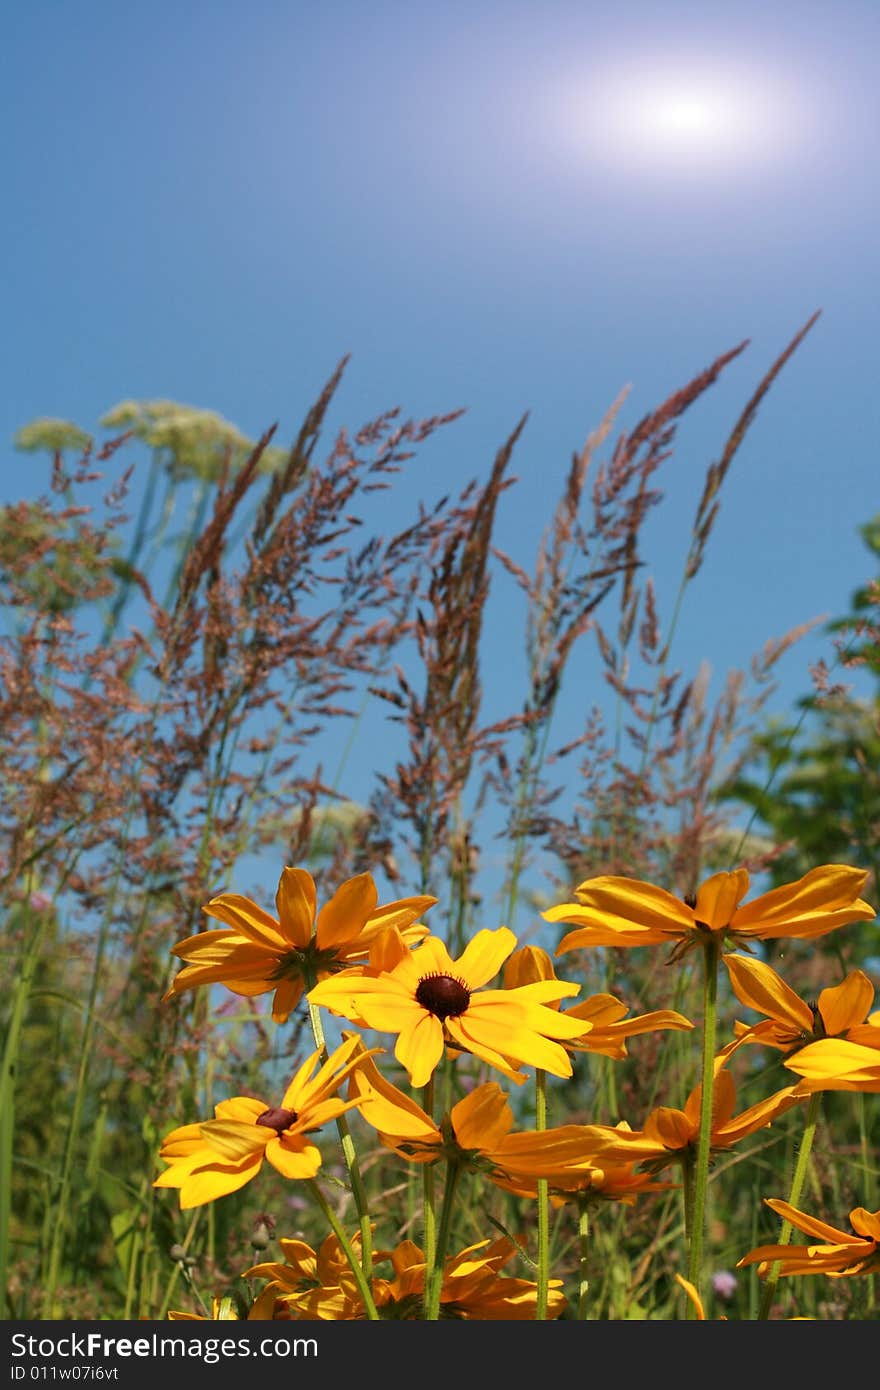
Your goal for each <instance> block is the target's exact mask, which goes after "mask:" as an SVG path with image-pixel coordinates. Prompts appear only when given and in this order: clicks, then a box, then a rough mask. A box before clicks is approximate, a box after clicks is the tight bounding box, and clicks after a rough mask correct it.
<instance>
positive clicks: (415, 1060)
mask: <svg viewBox="0 0 880 1390" xmlns="http://www.w3.org/2000/svg"><path fill="white" fill-rule="evenodd" d="M394 1055H395V1057H396V1058H397V1060H398V1062H400V1064H401V1066H403V1067H406V1069H407V1071H408V1072H409V1077H410V1081H411V1082H412V1084H413V1086H417V1087H421V1086H427V1084H428V1082H429V1081H430V1079H431V1077H432V1076H433V1074H434V1069H435V1068H436V1066H437V1064H438V1062H439V1061H440V1058H441V1057H442V1056H443V1028H442V1026H441V1024H440V1020H439V1019H437V1018H435V1017H434V1015H433V1014H427V1013H424V1012H423V1011H422V1010H419V1012H418V1014H417V1016H416V1017H415V1018H414V1019H413V1020H412V1021H411V1022H408V1023H407V1024H406V1026H405V1027H404V1028H402V1029H401V1031H400V1036H399V1037H398V1039H397V1045H396V1047H395V1049H394Z"/></svg>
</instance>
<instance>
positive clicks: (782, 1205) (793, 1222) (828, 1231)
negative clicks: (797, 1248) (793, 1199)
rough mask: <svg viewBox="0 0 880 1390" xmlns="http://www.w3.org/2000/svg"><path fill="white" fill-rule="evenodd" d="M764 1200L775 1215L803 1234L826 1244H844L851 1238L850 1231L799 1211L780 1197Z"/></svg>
mask: <svg viewBox="0 0 880 1390" xmlns="http://www.w3.org/2000/svg"><path fill="white" fill-rule="evenodd" d="M764 1200H765V1202H766V1204H767V1206H768V1207H770V1208H771V1210H772V1211H775V1212H776V1215H777V1216H780V1217H781V1218H782V1220H783V1221H787V1222H788V1223H789V1225H790V1226H794V1227H795V1229H796V1230H798V1231H803V1233H804V1235H805V1236H815V1237H816V1239H817V1240H820V1241H822V1242H823V1243H824V1244H826V1245H846V1244H847V1242H848V1241H851V1240H852V1232H851V1231H840V1230H838V1228H837V1227H836V1226H829V1225H828V1222H827V1221H820V1220H819V1219H818V1217H815V1216H809V1215H808V1213H807V1212H805V1211H799V1210H798V1208H797V1207H793V1206H792V1205H791V1203H790V1202H784V1201H783V1200H782V1198H781V1197H766V1198H765V1199H764Z"/></svg>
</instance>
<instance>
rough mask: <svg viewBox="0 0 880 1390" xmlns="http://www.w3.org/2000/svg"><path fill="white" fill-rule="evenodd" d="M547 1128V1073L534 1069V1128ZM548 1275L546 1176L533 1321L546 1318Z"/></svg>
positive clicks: (540, 1193)
mask: <svg viewBox="0 0 880 1390" xmlns="http://www.w3.org/2000/svg"><path fill="white" fill-rule="evenodd" d="M546 1128H547V1073H546V1072H545V1071H543V1070H542V1069H541V1068H540V1067H536V1069H535V1129H536V1131H537V1132H538V1133H539V1134H540V1133H542V1132H543V1131H544V1130H545V1129H546ZM549 1277H550V1196H549V1190H548V1186H547V1179H546V1178H539V1179H538V1293H537V1298H536V1300H535V1322H545V1321H546V1318H547V1289H548V1280H549Z"/></svg>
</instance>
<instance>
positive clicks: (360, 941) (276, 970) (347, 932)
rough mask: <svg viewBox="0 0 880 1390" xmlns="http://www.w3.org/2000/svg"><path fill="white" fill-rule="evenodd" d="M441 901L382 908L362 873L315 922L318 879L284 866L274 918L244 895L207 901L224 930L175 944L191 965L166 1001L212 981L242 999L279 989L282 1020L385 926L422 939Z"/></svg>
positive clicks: (411, 939) (276, 1008)
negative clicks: (314, 984)
mask: <svg viewBox="0 0 880 1390" xmlns="http://www.w3.org/2000/svg"><path fill="white" fill-rule="evenodd" d="M436 901H437V899H436V898H432V897H428V896H426V895H422V896H419V897H414V898H400V899H399V900H397V901H396V902H391V903H385V905H384V906H383V907H379V906H378V905H377V904H378V892H377V890H376V885H375V883H374V881H373V878H372V875H370V874H358V875H356V877H354V878H349V879H347V880H346V881H345V883H343V884H341V886H340V887H339V888H337V890H336V892H335V893H334V894H333V896H332V898H331V899H330V900H329V902H326V903H325V904H324V906H323V907H322V908H321V910H320V912H318V913H317V919H316V916H315V914H316V909H317V892H316V889H315V881H314V879H313V878H312V876H311V874H310V873H309V872H308V871H307V870H306V869H293V868H290V867H287V868H285V869H284V870H283V872H282V874H281V879H280V881H279V884H278V891H277V893H276V895H275V908H276V911H277V913H278V916H277V918H276V917H272V916H271V915H270V914H269V913H268V912H264V910H263V909H262V908H261V907H258V906H257V904H256V903H255V902H252V901H251V899H250V898H245V897H242V895H241V894H240V893H221V894H220V896H219V897H216V898H212V899H211V901H210V902H209V903H206V904H205V906H204V907H203V908H202V911H203V912H205V913H206V914H207V915H208V916H209V917H213V918H215V919H216V920H217V921H219V922H224V923H225V924H226V927H225V929H223V930H221V931H205V932H198V933H197V934H196V935H195V936H190V937H188V938H187V940H186V941H179V942H178V943H177V945H176V946H175V947H174V948H173V950H172V954H173V955H175V956H180V958H181V959H182V960H185V961H187V962H188V964H187V965H185V966H184V968H183V969H182V970H180V971H179V972H178V974H177V975H176V976H175V978H174V981H173V983H172V985H171V988H170V989H169V990H168V991H167V993H166V994H165V996H164V998H165V999H172V998H173V997H174V996H175V995H178V994H182V993H183V992H184V990H187V989H196V988H197V987H198V986H199V985H211V984H222V985H225V986H226V988H227V989H229V990H231V991H232V993H233V994H241V995H257V994H268V993H269V992H270V991H272V990H274V991H275V995H274V999H273V1002H272V1018H273V1019H274V1021H275V1022H276V1023H284V1022H286V1020H287V1019H288V1017H289V1016H290V1014H291V1012H292V1011H293V1009H295V1008H296V1006H297V1004H298V1003H299V1001H300V999H301V997H302V994H303V990H304V989H305V987H306V984H307V983H308V982H309V981H312V980H321V979H324V978H325V977H326V976H327V975H329V974H331V973H332V972H333V971H334V970H339V969H341V968H343V967H351V966H352V965H356V964H357V963H358V962H362V961H366V959H367V957H368V955H369V951H370V946H371V945H372V943H373V942H374V941H375V939H376V937H377V936H378V935H379V933H380V932H382V931H384V930H385V928H386V927H396V928H397V930H398V931H399V932H401V933H402V936H403V939H404V941H405V942H406V943H407V944H413V943H415V942H417V941H421V939H422V938H423V937H425V936H427V934H428V928H427V927H425V926H423V925H422V924H421V923H419V922H418V918H419V917H420V916H421V914H422V913H423V912H425V911H426V910H427V909H428V908H429V907H432V906H433V905H434V903H436Z"/></svg>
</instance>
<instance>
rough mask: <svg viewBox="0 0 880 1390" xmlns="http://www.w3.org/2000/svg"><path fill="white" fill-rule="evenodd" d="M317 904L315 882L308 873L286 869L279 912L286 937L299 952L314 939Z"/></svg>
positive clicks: (277, 901)
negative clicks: (313, 929) (313, 930)
mask: <svg viewBox="0 0 880 1390" xmlns="http://www.w3.org/2000/svg"><path fill="white" fill-rule="evenodd" d="M317 901H318V899H317V892H316V889H315V880H314V879H313V878H312V876H311V874H310V873H309V872H308V870H307V869H294V868H291V867H290V865H287V866H285V868H283V869H282V871H281V878H280V879H279V881H278V891H277V893H276V894H275V909H276V911H277V913H278V925H279V927H280V929H281V932H282V934H283V935H284V937H285V938H286V940H287V942H288V943H289V944H290V945H291V946H296V947H298V948H299V950H303V949H304V948H305V947H306V946H308V944H309V942H310V941H311V939H312V928H313V926H314V923H315V908H316V906H317Z"/></svg>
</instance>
